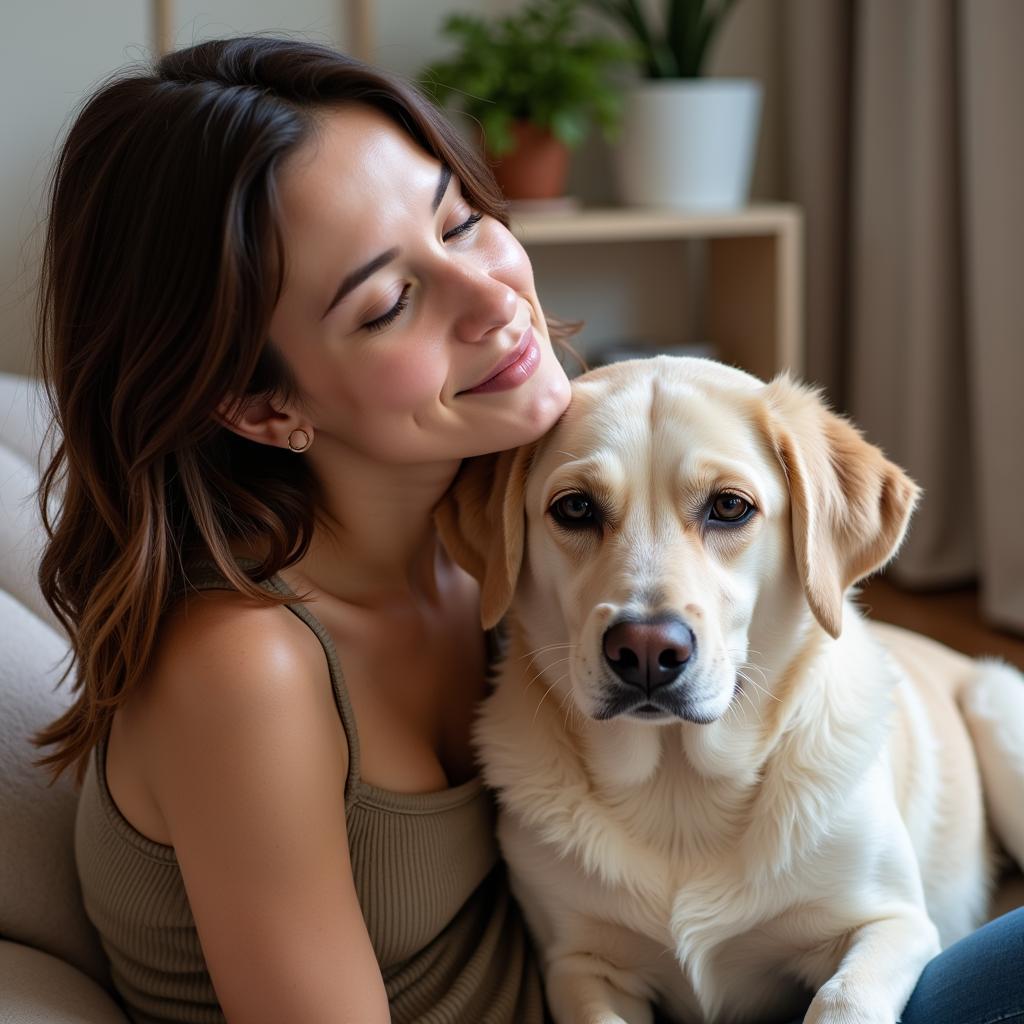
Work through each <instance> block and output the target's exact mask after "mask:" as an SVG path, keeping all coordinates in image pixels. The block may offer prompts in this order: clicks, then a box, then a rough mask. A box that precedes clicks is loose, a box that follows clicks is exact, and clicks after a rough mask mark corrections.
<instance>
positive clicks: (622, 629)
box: [603, 619, 697, 693]
mask: <svg viewBox="0 0 1024 1024" xmlns="http://www.w3.org/2000/svg"><path fill="white" fill-rule="evenodd" d="M603 646H604V656H605V660H606V661H607V662H608V664H609V665H611V667H612V670H613V671H614V672H615V674H616V675H617V676H618V677H619V678H620V679H621V680H622V681H623V682H624V683H629V684H630V685H631V686H639V687H640V688H641V689H643V690H645V691H646V692H647V693H650V692H651V691H652V690H656V689H658V687H660V686H667V685H668V684H669V683H671V682H673V681H674V680H675V679H676V677H677V676H678V675H679V673H680V672H682V671H683V669H684V668H685V667H686V663H687V662H688V661H689V660H690V659H691V658H692V657H693V653H694V651H695V650H696V648H697V639H696V637H695V636H694V635H693V630H692V629H690V627H689V626H687V625H686V623H684V622H682V621H680V620H679V619H665V620H662V621H660V622H619V623H617V624H616V625H614V626H609V627H608V629H607V630H606V631H605V634H604V642H603Z"/></svg>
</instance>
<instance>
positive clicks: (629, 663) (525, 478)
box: [437, 357, 918, 724]
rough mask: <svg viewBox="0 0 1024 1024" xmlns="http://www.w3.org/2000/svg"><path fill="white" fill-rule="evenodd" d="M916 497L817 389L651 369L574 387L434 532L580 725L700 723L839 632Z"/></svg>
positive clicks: (475, 465)
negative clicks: (854, 592) (506, 619)
mask: <svg viewBox="0 0 1024 1024" xmlns="http://www.w3.org/2000/svg"><path fill="white" fill-rule="evenodd" d="M917 494H918V490H917V487H916V486H915V485H914V484H913V483H912V482H911V481H910V480H909V479H908V478H907V476H906V475H905V474H904V473H903V472H902V470H900V469H899V468H898V467H897V466H895V465H894V464H893V463H891V462H889V461H888V460H887V459H886V458H885V457H884V456H883V454H882V453H881V452H880V451H879V450H878V449H877V448H875V447H874V446H872V445H870V444H868V443H867V442H866V441H865V440H864V439H863V438H862V437H861V435H860V434H859V433H858V431H857V430H856V429H855V428H854V427H852V426H851V425H850V424H849V423H848V422H847V421H845V420H843V419H841V418H840V417H838V416H836V415H834V414H833V413H831V412H829V411H828V410H827V409H826V407H825V406H824V404H823V403H822V402H821V400H820V398H819V397H818V395H817V394H816V393H815V392H814V391H812V390H810V389H808V388H806V387H803V386H800V385H797V384H795V383H793V382H792V381H790V380H789V379H788V378H786V377H781V378H777V379H776V380H774V381H772V382H771V383H770V384H765V383H763V382H762V381H760V380H757V379H756V378H754V377H751V376H749V375H748V374H746V373H743V372H742V371H740V370H736V369H732V368H730V367H726V366H723V365H721V364H718V363H714V362H711V361H708V360H700V359H677V358H669V357H660V358H657V359H649V360H636V361H632V362H627V363H618V364H615V365H613V366H609V367H605V368H602V369H600V370H596V371H593V372H591V373H589V374H586V375H585V376H583V377H580V378H577V379H576V380H575V381H574V382H573V398H572V402H571V404H570V406H569V409H568V410H567V411H566V413H565V414H564V416H563V417H562V419H561V420H560V421H559V422H558V424H557V425H556V426H555V427H554V428H553V429H552V431H550V432H549V433H548V434H547V435H546V436H545V437H544V438H542V439H541V440H540V441H538V442H536V443H534V444H532V445H528V446H526V447H523V448H519V449H516V450H514V451H510V452H503V453H501V454H500V455H495V456H488V457H483V458H479V459H473V460H469V461H467V462H466V463H465V464H464V465H463V468H462V471H461V472H460V475H459V477H458V478H457V480H456V482H455V484H454V485H453V487H452V489H451V491H450V492H449V494H448V495H447V496H446V498H445V500H444V501H443V502H442V504H441V505H440V506H439V508H438V510H437V520H438V525H439V529H440V530H441V534H442V538H443V540H444V542H445V544H446V546H447V547H448V549H449V551H450V552H451V553H452V555H453V557H454V558H455V559H456V560H457V561H458V562H459V563H460V564H461V565H462V566H463V567H464V568H465V569H466V570H467V571H469V572H470V573H472V574H473V575H474V576H475V577H476V578H477V579H478V580H479V581H480V583H481V601H482V606H481V607H482V618H483V624H484V626H485V627H490V626H492V625H494V624H495V623H496V622H497V621H498V620H499V619H501V617H502V616H503V615H504V614H505V612H506V611H507V610H509V608H510V606H511V607H512V609H513V613H514V616H515V619H516V620H517V622H518V623H519V624H520V625H521V627H522V629H523V631H524V634H525V642H526V643H527V645H528V646H527V650H528V651H530V652H532V653H533V660H534V663H535V664H536V665H537V666H538V667H539V668H541V669H542V670H544V671H545V674H546V675H547V677H548V678H549V679H550V680H552V681H553V682H554V684H555V685H556V686H557V687H558V688H559V689H560V690H561V691H562V695H563V697H564V698H565V699H571V700H572V701H573V703H574V704H575V706H576V707H577V708H578V709H579V710H580V711H581V712H582V713H583V714H584V715H586V716H589V717H590V718H592V719H596V720H607V719H612V718H620V717H624V718H627V719H632V720H634V721H645V722H651V723H657V724H667V723H670V722H674V721H679V720H680V719H682V720H686V721H690V722H695V723H709V722H712V721H714V720H716V719H718V718H720V717H721V716H722V715H723V714H724V713H725V711H726V709H727V708H728V707H729V706H730V704H731V703H732V702H733V700H734V699H735V698H736V696H737V694H738V693H739V692H740V690H741V688H742V687H743V686H744V685H745V684H746V683H749V685H750V686H751V687H752V688H754V690H755V691H756V690H757V687H758V681H757V677H756V676H755V675H753V674H750V673H751V672H753V671H764V672H766V673H769V674H770V673H771V672H772V671H773V670H775V671H777V670H779V669H781V668H782V667H784V665H785V664H786V663H787V659H788V658H790V657H792V655H793V653H794V651H795V650H796V646H797V645H798V644H799V643H800V641H801V638H802V637H803V636H804V635H805V634H806V630H807V629H808V628H812V627H813V622H814V620H816V622H817V623H818V624H819V625H820V627H821V628H822V629H824V630H825V631H826V632H827V633H829V634H830V635H831V636H832V637H837V636H838V635H839V633H840V630H841V628H842V610H843V598H844V594H845V592H846V590H847V588H849V587H850V586H851V585H852V584H853V583H855V582H857V581H858V580H859V579H861V578H862V577H864V576H866V575H868V574H869V573H871V572H873V571H874V570H876V569H877V568H879V567H880V566H881V565H882V564H884V563H885V562H886V561H887V560H888V559H889V558H890V557H891V556H892V555H893V554H894V553H895V551H896V549H897V547H898V546H899V544H900V542H901V540H902V538H903V535H904V532H905V530H906V527H907V522H908V520H909V517H910V514H911V511H912V509H913V506H914V503H915V501H916V499H917ZM812 616H813V619H812ZM752 666H756V669H755V668H752Z"/></svg>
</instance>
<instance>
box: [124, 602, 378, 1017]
mask: <svg viewBox="0 0 1024 1024" xmlns="http://www.w3.org/2000/svg"><path fill="white" fill-rule="evenodd" d="M159 647H160V655H159V657H158V659H157V661H156V663H155V665H154V672H153V676H152V681H151V685H149V684H147V691H148V692H147V695H146V698H145V714H144V720H145V722H146V738H147V740H148V743H147V753H146V765H145V768H144V771H145V774H146V776H147V781H148V782H149V784H150V788H151V790H152V793H153V796H154V799H155V800H156V802H157V804H158V805H159V807H160V809H161V811H162V813H163V815H164V818H165V821H166V824H167V828H168V832H169V834H170V836H171V838H172V842H173V845H174V848H175V853H176V855H177V858H178V862H179V864H180V867H181V872H182V875H183V877H184V882H185V888H186V891H187V893H188V899H189V903H190V905H191V908H192V913H193V916H194V917H195V921H196V927H197V929H198V932H199V939H200V942H201V944H202V947H203V953H204V955H205V957H206V962H207V966H208V968H209V971H210V976H211V979H212V981H213V985H214V988H215V990H216V992H217V997H218V999H219V1000H220V1003H221V1006H222V1008H223V1010H224V1013H225V1014H226V1016H227V1019H228V1020H229V1021H240V1022H244V1024H259V1022H262V1021H266V1022H268V1024H271V1022H273V1024H279V1022H280V1021H289V1020H294V1021H303V1022H304V1024H385V1022H388V1021H389V1019H390V1016H389V1012H388V1004H387V997H386V995H385V992H384V984H383V981H382V979H381V974H380V968H379V966H378V964H377V961H376V958H375V956H374V952H373V949H372V947H371V944H370V939H369V936H368V935H367V931H366V925H365V923H364V920H363V915H362V912H361V910H360V907H359V903H358V900H357V898H356V892H355V886H354V884H353V880H352V868H351V862H350V859H349V850H348V840H347V835H346V830H345V816H344V795H345V778H346V774H347V770H348V747H347V744H346V740H345V734H344V732H343V729H342V725H341V721H340V719H339V716H338V712H337V709H336V707H335V705H334V701H333V697H332V692H331V682H330V677H329V674H328V670H327V664H326V661H325V659H324V655H323V651H322V649H321V648H320V646H319V643H318V642H317V640H316V638H315V637H314V636H313V634H312V633H311V632H310V631H309V630H308V629H307V628H306V627H305V626H304V625H303V624H302V623H301V622H300V621H299V620H298V619H296V618H295V617H293V616H292V615H291V614H290V613H289V612H288V611H287V610H286V609H284V608H266V607H262V606H256V605H254V603H252V602H250V601H248V600H247V599H245V598H242V597H240V596H239V595H235V594H231V593H227V592H216V593H206V594H203V595H200V596H199V597H197V598H194V599H192V600H191V601H189V602H188V606H187V609H186V611H185V612H184V613H181V614H177V615H175V616H174V617H172V619H171V621H170V622H169V623H168V627H167V630H166V631H165V634H164V635H163V636H162V637H161V642H160V645H159Z"/></svg>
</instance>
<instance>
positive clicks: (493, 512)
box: [434, 443, 537, 629]
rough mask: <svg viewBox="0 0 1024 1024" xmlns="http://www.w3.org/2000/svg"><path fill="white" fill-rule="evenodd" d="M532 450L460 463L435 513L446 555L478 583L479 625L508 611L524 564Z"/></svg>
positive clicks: (495, 620) (533, 446) (488, 625)
mask: <svg viewBox="0 0 1024 1024" xmlns="http://www.w3.org/2000/svg"><path fill="white" fill-rule="evenodd" d="M536 448H537V445H536V443H534V444H529V445H523V446H522V447H521V448H513V449H511V450H510V451H505V452H498V453H497V454H494V455H478V456H475V457H474V458H471V459H465V460H463V463H462V465H461V466H460V467H459V472H458V474H457V475H456V477H455V480H454V481H453V483H452V485H451V487H449V488H448V490H447V491H446V492H445V495H444V497H443V498H442V499H441V501H440V503H439V504H438V506H437V507H436V508H435V509H434V522H435V523H436V524H437V529H438V532H439V533H440V534H441V540H442V542H443V543H444V546H445V548H447V550H448V553H449V554H450V555H451V556H452V558H454V559H455V561H456V562H457V563H458V564H459V565H460V566H462V568H463V569H465V570H466V572H468V573H469V574H470V575H471V576H473V577H474V578H475V579H476V580H477V582H478V583H479V584H480V621H481V623H482V625H483V628H484V629H490V628H491V627H493V626H494V625H496V624H497V623H498V622H499V621H500V619H501V617H502V616H503V615H504V614H505V612H506V611H508V606H509V605H510V604H511V603H512V595H513V594H514V593H515V589H516V581H517V580H518V579H519V570H520V568H521V567H522V562H523V543H524V535H525V532H526V508H525V505H524V500H523V499H524V496H525V493H526V477H527V474H528V473H529V469H530V463H531V462H532V461H533V455H534V452H535V451H536Z"/></svg>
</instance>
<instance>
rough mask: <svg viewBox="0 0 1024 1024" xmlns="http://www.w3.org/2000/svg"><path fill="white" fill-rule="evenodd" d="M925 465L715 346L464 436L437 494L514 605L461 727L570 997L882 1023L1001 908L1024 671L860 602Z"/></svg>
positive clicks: (654, 363)
mask: <svg viewBox="0 0 1024 1024" xmlns="http://www.w3.org/2000/svg"><path fill="white" fill-rule="evenodd" d="M917 496H918V489H917V487H916V486H915V485H914V484H913V483H912V482H911V481H910V480H909V479H908V478H907V476H906V475H904V473H903V472H902V471H901V470H900V469H899V468H898V467H897V466H895V465H893V464H892V463H891V462H889V461H887V460H886V459H885V457H884V456H883V455H882V453H881V452H880V451H879V450H878V449H877V448H874V447H872V446H871V445H870V444H868V443H867V442H866V441H865V440H863V438H862V437H861V435H860V434H859V433H858V432H857V431H856V430H855V429H854V428H853V427H852V426H851V425H850V424H849V423H848V422H846V421H845V420H843V419H841V418H840V417H838V416H836V415H833V414H832V413H830V412H829V411H828V410H827V409H826V408H825V407H824V405H823V404H822V402H821V401H820V399H819V397H818V396H817V394H816V393H815V392H813V391H811V390H809V389H807V388H805V387H802V386H799V385H797V384H795V383H793V382H791V381H790V380H789V379H787V378H779V379H776V380H774V381H773V382H771V383H770V384H765V383H764V382H762V381H760V380H757V379H756V378H754V377H751V376H749V375H748V374H746V373H743V372H742V371H739V370H736V369H732V368H730V367H726V366H723V365H721V364H718V363H715V362H712V361H709V360H699V359H676V358H668V357H660V358H657V359H649V360H636V361H632V362H628V363H620V364H617V365H614V366H611V367H606V368H603V369H600V370H597V371H594V372H591V373H589V374H587V375H585V376H584V377H582V378H578V379H577V380H576V381H574V390H573V400H572V403H571V405H570V407H569V409H568V411H567V412H566V414H565V416H564V417H563V418H562V420H561V421H560V422H559V423H558V424H557V425H556V427H555V428H554V429H553V430H552V431H551V432H550V433H549V434H548V435H547V436H546V437H544V438H543V439H541V440H540V441H539V442H537V443H535V444H533V445H530V446H527V447H524V448H520V449H518V450H516V451H514V452H505V453H502V454H501V455H499V456H494V457H490V458H482V459H477V460H471V461H469V462H467V463H465V464H464V467H463V470H462V472H461V473H460V476H459V478H458V479H457V482H456V484H455V486H454V487H453V489H452V491H451V492H450V494H449V496H448V498H447V499H446V501H445V502H444V503H443V504H442V505H441V506H440V507H439V508H438V510H437V519H438V523H439V527H440V529H441V531H442V536H443V538H444V541H445V543H446V545H447V547H448V548H449V550H450V551H451V552H452V554H453V555H454V557H456V558H457V559H458V560H459V561H460V563H461V564H462V565H463V566H464V567H465V568H466V569H467V570H469V571H470V572H472V573H473V574H474V575H475V576H476V577H477V578H478V579H479V580H480V582H481V588H482V589H481V597H482V617H483V622H484V626H485V627H492V626H494V625H495V624H496V623H497V622H498V621H499V620H500V619H502V617H503V616H505V615H506V612H508V615H507V618H506V624H507V627H508V634H507V639H508V643H507V649H506V654H505V657H504V659H503V660H502V662H501V664H500V666H499V668H498V672H497V678H496V680H495V689H494V692H493V694H492V695H491V696H490V697H489V698H488V699H487V701H486V702H485V704H484V706H483V709H482V712H481V715H480V718H479V722H478V726H477V731H476V739H477V744H478V750H479V754H480V757H481V759H482V761H483V763H484V767H485V776H486V779H487V780H488V782H489V783H490V785H491V786H492V787H494V788H495V789H496V790H497V792H498V795H499V799H500V804H501V809H502V813H501V820H500V825H499V835H500V839H501V842H502V846H503V849H504V853H505V856H506V858H507V860H508V863H509V865H510V870H511V873H512V879H513V886H514V889H515V892H516V894H517V896H518V897H519V899H520V901H521V903H522V905H523V907H524V909H525V912H526V915H527V919H528V922H529V924H530V927H531V929H532V931H533V933H534V935H535V937H536V940H537V942H538V945H539V948H540V950H541V952H542V961H543V967H544V974H545V983H546V988H547V994H548V1001H549V1004H550V1007H551V1010H552V1013H553V1014H554V1018H555V1020H556V1021H557V1024H621V1022H623V1021H626V1022H629V1024H649V1022H651V1021H652V1019H653V1009H652V1007H653V1006H654V1005H657V1006H659V1007H660V1011H661V1012H662V1013H663V1014H665V1015H667V1016H668V1017H669V1018H670V1019H672V1020H674V1021H679V1022H686V1024H690V1022H704V1021H730V1022H732V1021H736V1022H744V1021H757V1022H758V1024H766V1022H769V1021H785V1020H791V1019H793V1018H794V1017H799V1015H800V1014H801V1013H804V1012H805V1011H806V1017H805V1018H804V1019H805V1020H806V1021H809V1022H817V1024H824V1022H827V1024H893V1022H894V1021H896V1020H897V1019H898V1017H899V1014H900V1012H901V1010H902V1008H903V1006H904V1004H905V1003H906V1001H907V999H908V997H909V995H910V992H911V990H912V989H913V987H914V984H915V982H916V981H917V978H918V976H919V974H920V972H921V970H922V968H923V967H924V965H925V963H926V962H927V961H928V960H929V959H930V958H931V957H933V956H934V955H935V954H936V953H937V952H939V950H940V947H942V946H944V945H946V944H948V943H950V942H952V941H953V940H955V939H957V938H958V937H960V936H962V935H964V934H965V933H967V932H969V931H970V930H972V929H973V928H975V927H976V926H977V925H978V924H979V923H980V922H981V921H982V920H983V919H984V917H985V913H986V904H987V900H988V896H989V891H990V885H991V881H992V875H993V861H994V857H995V852H994V844H992V843H991V842H990V835H989V828H990V826H991V827H993V828H994V830H995V833H996V835H997V836H998V838H999V840H1000V841H1001V842H1002V844H1003V846H1004V847H1005V849H1006V850H1008V851H1009V852H1010V854H1012V856H1013V857H1014V858H1015V859H1016V860H1017V862H1018V863H1020V862H1024V681H1022V678H1021V677H1020V675H1019V674H1018V673H1017V672H1016V671H1015V670H1013V669H1011V668H1010V667H1008V666H1006V665H1002V664H1000V663H997V662H980V663H979V662H975V661H972V660H970V659H968V658H966V657H963V656H961V655H959V654H956V653H954V652H952V651H950V650H948V649H946V648H944V647H942V646H940V645H939V644H936V643H934V642H932V641H930V640H926V639H924V638H923V637H919V636H916V635H914V634H911V633H907V632H904V631H902V630H899V629H896V628H893V627H883V626H879V625H874V624H870V623H868V622H867V621H866V620H865V619H864V618H863V617H862V615H861V614H860V612H859V611H858V609H857V608H856V607H855V606H854V604H852V603H851V601H850V595H849V589H850V587H851V585H852V584H854V583H855V582H857V581H858V580H860V579H861V578H863V577H864V576H866V575H867V574H869V573H871V572H873V571H874V570H876V569H878V568H879V567H880V566H881V565H883V564H884V563H885V562H886V561H887V560H888V559H889V558H890V557H891V556H892V555H893V553H894V552H895V551H896V549H897V547H898V546H899V544H900V542H901V540H902V538H903V535H904V531H905V530H906V527H907V521H908V519H909V517H910V514H911V511H912V509H913V506H914V504H915V502H916V500H917ZM983 790H984V800H983V795H982V794H983ZM986 804H987V807H988V815H989V817H986V809H985V806H986ZM812 996H813V1001H812ZM808 1003H810V1008H809V1009H807V1007H808Z"/></svg>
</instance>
